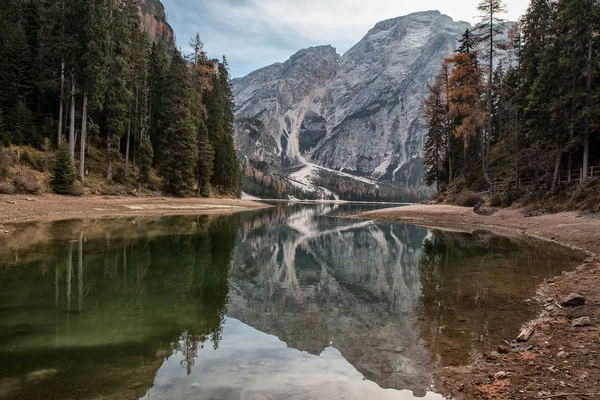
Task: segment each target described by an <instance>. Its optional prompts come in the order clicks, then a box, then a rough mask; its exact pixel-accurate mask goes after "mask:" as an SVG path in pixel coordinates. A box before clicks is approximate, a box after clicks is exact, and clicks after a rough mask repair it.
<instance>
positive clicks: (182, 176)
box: [159, 51, 198, 196]
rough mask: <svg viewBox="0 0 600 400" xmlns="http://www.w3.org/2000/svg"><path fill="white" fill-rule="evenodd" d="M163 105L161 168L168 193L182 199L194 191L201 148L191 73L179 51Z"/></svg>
mask: <svg viewBox="0 0 600 400" xmlns="http://www.w3.org/2000/svg"><path fill="white" fill-rule="evenodd" d="M163 104H164V108H165V109H164V115H165V119H164V121H163V124H162V125H163V130H162V134H163V135H164V137H165V139H166V140H165V142H164V143H165V144H164V160H162V162H161V163H160V164H159V168H160V172H161V174H162V176H163V178H164V180H165V188H166V190H167V191H168V192H169V193H171V194H175V195H178V196H182V195H185V194H186V193H187V192H188V191H190V190H192V189H193V187H194V181H195V179H194V178H195V170H196V163H197V160H198V148H197V142H196V126H195V124H194V119H193V116H192V112H191V110H192V91H191V86H190V81H189V74H188V69H187V66H186V63H185V61H184V60H183V58H182V57H181V55H180V54H179V52H177V51H175V52H173V56H172V58H171V65H170V68H169V72H168V76H167V81H166V90H165V92H164V99H163Z"/></svg>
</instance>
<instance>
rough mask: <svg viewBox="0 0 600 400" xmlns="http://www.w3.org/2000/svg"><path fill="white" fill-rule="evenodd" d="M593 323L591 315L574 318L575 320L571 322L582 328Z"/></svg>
mask: <svg viewBox="0 0 600 400" xmlns="http://www.w3.org/2000/svg"><path fill="white" fill-rule="evenodd" d="M590 324H591V322H590V317H581V318H575V319H574V320H573V322H571V325H572V326H574V327H576V328H581V327H584V326H589V325H590Z"/></svg>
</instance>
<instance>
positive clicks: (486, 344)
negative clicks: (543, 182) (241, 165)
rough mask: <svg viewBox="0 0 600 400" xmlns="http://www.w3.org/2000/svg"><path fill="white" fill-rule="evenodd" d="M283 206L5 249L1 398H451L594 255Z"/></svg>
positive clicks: (30, 240)
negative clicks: (443, 385)
mask: <svg viewBox="0 0 600 400" xmlns="http://www.w3.org/2000/svg"><path fill="white" fill-rule="evenodd" d="M381 207H383V206H378V205H364V204H363V205H358V204H343V205H335V204H287V203H279V204H277V205H275V207H273V208H270V209H263V210H259V211H254V212H247V213H241V214H236V215H231V216H197V217H188V216H186V217H162V218H121V219H113V220H96V221H59V222H54V223H32V224H24V225H20V226H19V227H18V230H17V231H16V232H14V233H12V234H10V235H4V236H0V287H1V291H0V398H2V399H100V398H102V399H138V398H144V399H283V398H285V399H365V398H372V399H414V398H426V399H440V398H441V396H439V395H437V394H436V393H435V391H434V390H433V389H432V379H431V373H432V371H433V370H434V369H435V368H436V367H439V366H444V365H457V364H460V363H463V362H467V361H468V360H469V359H470V357H473V356H475V355H477V354H479V353H481V352H485V351H488V350H489V349H490V348H492V349H493V348H495V346H498V344H500V343H501V342H502V341H503V340H512V339H514V338H515V337H516V335H517V333H518V330H519V327H520V326H521V324H522V323H523V322H525V321H527V320H529V319H532V318H534V317H535V316H536V315H537V313H538V312H539V309H538V308H537V306H536V304H535V303H534V302H532V301H530V300H529V299H530V298H531V297H532V296H533V295H534V294H535V288H536V286H537V285H538V284H539V283H541V281H542V280H543V279H544V278H548V277H551V276H555V275H558V274H560V273H561V271H564V270H569V269H573V268H574V267H575V266H576V265H577V264H578V263H579V262H580V261H581V260H582V259H583V256H582V255H580V254H578V253H575V252H572V251H570V250H567V249H564V248H561V247H558V246H550V245H548V244H545V243H542V242H538V241H532V240H525V239H522V238H509V237H499V236H495V235H492V234H490V233H489V232H486V231H476V232H474V233H473V234H471V233H463V232H451V231H442V230H428V229H425V228H420V227H416V226H413V225H407V224H397V223H387V222H375V221H368V220H360V219H354V218H349V216H351V215H354V214H357V213H359V212H362V211H368V210H373V209H376V208H381Z"/></svg>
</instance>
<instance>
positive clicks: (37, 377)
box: [25, 369, 58, 382]
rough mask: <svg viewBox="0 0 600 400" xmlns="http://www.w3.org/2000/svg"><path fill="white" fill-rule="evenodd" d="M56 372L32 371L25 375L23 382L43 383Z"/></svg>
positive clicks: (46, 370)
mask: <svg viewBox="0 0 600 400" xmlns="http://www.w3.org/2000/svg"><path fill="white" fill-rule="evenodd" d="M57 372H58V371H57V370H55V369H41V370H39V371H34V372H32V373H30V374H28V375H27V378H26V379H25V382H38V381H43V380H45V379H48V378H50V377H51V376H53V375H56V373H57Z"/></svg>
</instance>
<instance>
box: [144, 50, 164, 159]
mask: <svg viewBox="0 0 600 400" xmlns="http://www.w3.org/2000/svg"><path fill="white" fill-rule="evenodd" d="M148 64H149V67H148V68H149V71H148V88H149V92H150V95H149V103H150V104H149V110H148V114H149V127H148V129H149V134H150V140H151V141H152V147H153V148H154V163H155V164H156V165H159V164H160V163H162V161H163V160H164V155H163V151H162V149H163V148H164V144H165V141H166V139H165V136H164V135H163V119H164V118H165V115H166V114H165V108H164V105H163V99H164V97H165V91H166V89H167V87H166V79H167V73H168V69H169V60H168V58H167V55H166V49H165V47H164V45H163V44H162V42H160V41H159V42H154V43H153V44H152V50H151V51H150V60H149V63H148Z"/></svg>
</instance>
